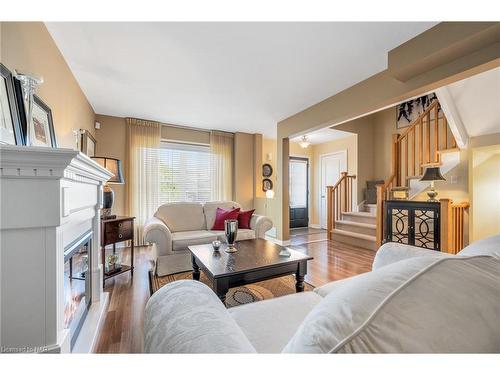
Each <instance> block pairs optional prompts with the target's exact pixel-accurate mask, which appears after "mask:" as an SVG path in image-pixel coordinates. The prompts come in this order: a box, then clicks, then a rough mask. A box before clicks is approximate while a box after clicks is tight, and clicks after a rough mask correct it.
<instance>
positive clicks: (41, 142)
mask: <svg viewBox="0 0 500 375" xmlns="http://www.w3.org/2000/svg"><path fill="white" fill-rule="evenodd" d="M14 82H15V85H14V86H15V90H16V97H17V105H18V108H19V117H20V120H21V128H22V130H23V136H24V138H25V144H28V140H27V139H26V136H27V134H28V124H27V121H26V106H25V103H24V98H23V91H22V87H21V82H20V81H19V80H17V79H15V80H14ZM32 118H33V129H31V130H32V134H33V140H32V144H31V145H32V146H38V147H51V148H57V139H56V133H55V130H54V120H53V118H52V110H51V109H50V107H49V106H48V105H47V104H46V103H45V102H44V101H43V100H42V99H41V98H40V97H39V96H38V95H33V112H32Z"/></svg>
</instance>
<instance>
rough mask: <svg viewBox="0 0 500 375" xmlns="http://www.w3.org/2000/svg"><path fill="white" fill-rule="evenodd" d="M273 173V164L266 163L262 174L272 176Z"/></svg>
mask: <svg viewBox="0 0 500 375" xmlns="http://www.w3.org/2000/svg"><path fill="white" fill-rule="evenodd" d="M272 174H273V167H272V166H271V164H269V163H266V164H264V165H263V166H262V176H263V177H266V178H267V177H271V176H272Z"/></svg>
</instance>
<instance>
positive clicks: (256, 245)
mask: <svg viewBox="0 0 500 375" xmlns="http://www.w3.org/2000/svg"><path fill="white" fill-rule="evenodd" d="M226 246H227V245H226V244H222V246H221V247H220V249H219V251H214V249H213V247H212V244H207V245H194V246H189V247H188V248H189V251H190V252H191V255H192V260H193V279H194V280H199V279H200V268H201V269H202V270H203V272H204V273H205V274H206V275H207V277H208V278H209V279H210V281H211V283H212V288H213V290H214V292H215V293H216V294H217V295H218V296H219V298H220V299H221V300H222V302H225V300H226V293H227V291H228V290H229V288H234V287H237V286H241V285H245V284H251V283H255V282H258V281H263V280H267V279H272V278H274V277H280V276H285V275H291V274H295V279H296V283H295V290H296V291H297V292H302V291H303V290H304V276H305V275H306V273H307V261H309V260H311V259H313V258H312V257H310V256H308V255H305V254H302V253H300V252H298V251H294V250H290V253H291V256H289V257H283V256H280V255H279V252H280V251H281V250H282V249H283V247H282V246H279V245H276V244H275V243H273V242H270V241H266V240H264V239H254V240H245V241H239V242H238V243H237V247H238V251H237V252H236V253H226V252H225V251H224V250H225V248H226Z"/></svg>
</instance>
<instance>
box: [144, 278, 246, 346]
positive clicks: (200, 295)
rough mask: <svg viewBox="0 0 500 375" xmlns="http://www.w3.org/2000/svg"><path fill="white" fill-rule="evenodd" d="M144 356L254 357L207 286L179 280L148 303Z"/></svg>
mask: <svg viewBox="0 0 500 375" xmlns="http://www.w3.org/2000/svg"><path fill="white" fill-rule="evenodd" d="M144 352H146V353H255V348H254V347H253V346H252V344H251V343H250V341H248V338H247V337H246V336H245V334H244V333H243V331H242V330H241V328H240V327H239V326H238V325H237V324H236V322H235V321H234V320H233V318H232V317H231V315H230V314H229V312H228V311H227V309H226V307H225V306H224V305H223V304H222V302H221V301H220V299H219V298H218V297H217V296H216V295H215V293H214V292H213V291H212V290H211V289H210V288H209V287H208V286H206V285H205V284H203V283H200V282H198V281H193V280H180V281H175V282H172V283H170V284H168V285H165V286H164V287H162V288H161V289H159V290H158V291H157V292H156V293H154V294H153V295H152V296H151V298H150V299H149V301H148V303H147V305H146V310H145V316H144Z"/></svg>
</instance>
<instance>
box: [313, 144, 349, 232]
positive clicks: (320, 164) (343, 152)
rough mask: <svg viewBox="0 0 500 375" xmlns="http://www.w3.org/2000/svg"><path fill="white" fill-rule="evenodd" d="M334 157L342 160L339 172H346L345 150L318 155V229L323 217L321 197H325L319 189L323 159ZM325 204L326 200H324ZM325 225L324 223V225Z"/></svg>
mask: <svg viewBox="0 0 500 375" xmlns="http://www.w3.org/2000/svg"><path fill="white" fill-rule="evenodd" d="M335 155H339V156H340V159H343V164H344V165H343V166H344V168H340V169H341V170H340V172H341V173H342V172H347V168H348V165H347V150H340V151H335V152H329V153H327V154H321V155H319V184H318V185H319V186H318V192H319V195H318V198H319V202H318V207H319V226H320V228H322V226H321V224H322V223H323V215H322V212H323V205H322V202H321V201H322V195H323V194H325V196H326V192H323V191H322V189H321V187H322V186H321V185H322V184H323V159H324V158H325V157H328V156H335ZM342 169H345V170H342ZM325 202H326V200H325ZM325 214H326V207H325ZM325 220H326V217H325ZM325 225H326V223H325Z"/></svg>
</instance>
